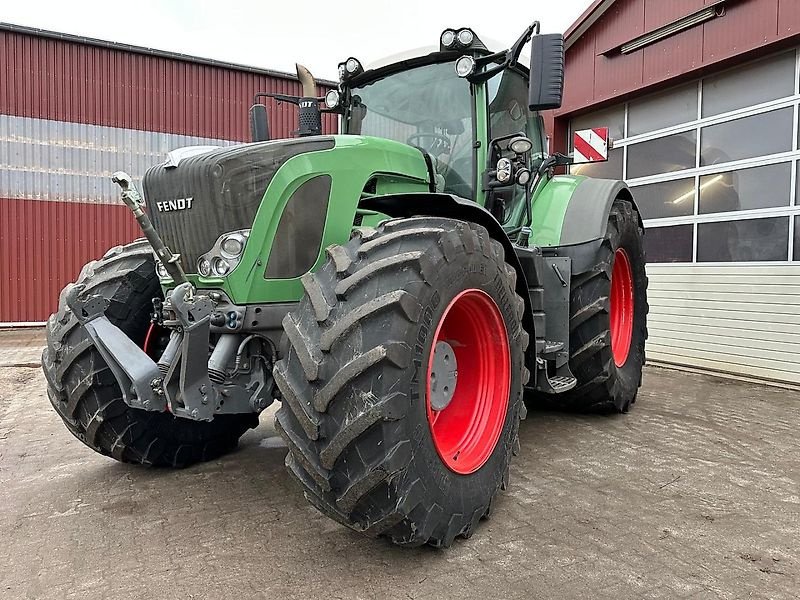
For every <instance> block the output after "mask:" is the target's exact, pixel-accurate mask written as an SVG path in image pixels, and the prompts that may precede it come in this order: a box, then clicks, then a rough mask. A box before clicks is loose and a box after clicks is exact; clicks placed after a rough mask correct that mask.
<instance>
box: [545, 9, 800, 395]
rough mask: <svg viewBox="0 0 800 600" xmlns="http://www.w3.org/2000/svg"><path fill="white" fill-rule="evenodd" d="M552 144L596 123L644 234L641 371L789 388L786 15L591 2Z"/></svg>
mask: <svg viewBox="0 0 800 600" xmlns="http://www.w3.org/2000/svg"><path fill="white" fill-rule="evenodd" d="M566 46H567V51H566V72H565V96H564V104H563V106H562V108H561V109H560V110H559V111H557V112H556V113H554V114H553V115H551V119H552V120H551V127H552V130H551V135H552V138H551V144H552V147H553V148H554V149H556V150H560V151H570V150H571V148H570V138H571V132H572V131H575V130H579V129H585V128H587V127H598V126H608V127H609V129H610V136H611V137H612V138H613V140H614V143H613V149H612V150H611V151H610V155H609V161H608V162H606V163H596V164H590V165H583V166H575V167H573V168H572V170H573V172H575V173H582V174H586V175H594V176H598V177H610V178H621V179H624V180H626V181H627V183H628V184H629V185H630V186H631V188H632V190H633V192H634V196H635V197H636V200H637V203H638V205H639V207H640V210H641V213H642V217H643V219H644V224H645V229H646V235H645V239H646V250H647V258H648V262H649V265H648V276H649V278H650V286H649V300H650V317H649V333H650V337H649V340H648V345H647V357H648V360H649V361H654V362H662V363H670V364H676V365H683V366H690V367H697V368H702V369H710V370H715V371H723V372H727V373H732V374H737V375H744V376H750V377H757V378H764V379H768V380H774V381H780V382H787V383H792V384H798V383H800V360H798V358H800V355H799V354H798V349H800V192H799V191H798V188H800V173H798V168H800V164H799V161H798V159H800V145H798V116H799V113H798V110H800V109H799V108H798V104H799V103H800V51H799V50H798V47H800V3H798V2H795V1H793V0H717V1H711V0H705V1H704V0H675V1H670V2H662V1H661V0H617V1H607V0H606V1H598V2H595V3H594V4H592V6H591V7H590V8H589V9H588V10H587V11H586V13H584V15H583V16H582V17H581V18H580V19H579V20H578V21H577V22H576V23H575V24H574V25H573V26H572V27H571V28H570V29H569V30H568V32H567V34H566Z"/></svg>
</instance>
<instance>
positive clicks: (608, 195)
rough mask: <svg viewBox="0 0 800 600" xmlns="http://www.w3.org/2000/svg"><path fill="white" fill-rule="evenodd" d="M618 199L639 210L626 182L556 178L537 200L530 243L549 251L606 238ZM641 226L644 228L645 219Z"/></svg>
mask: <svg viewBox="0 0 800 600" xmlns="http://www.w3.org/2000/svg"><path fill="white" fill-rule="evenodd" d="M617 198H623V199H625V200H628V201H629V202H631V203H632V204H633V205H634V207H636V202H635V200H634V199H633V194H632V193H631V191H630V189H629V188H628V186H627V184H626V183H625V182H624V181H619V180H615V179H594V178H589V177H580V176H572V175H559V176H556V177H553V178H552V179H551V180H550V181H549V182H548V183H547V184H546V185H544V186H543V187H542V188H541V191H540V192H538V193H537V194H536V197H535V198H534V200H533V227H532V229H533V231H532V233H531V238H530V244H531V245H536V246H540V247H542V248H547V247H553V246H572V245H579V244H586V243H588V242H593V241H595V240H598V239H602V238H603V237H604V236H605V234H606V225H607V223H608V215H609V213H610V212H611V205H612V204H613V203H614V200H616V199H617ZM637 212H638V209H637ZM639 225H640V226H642V222H641V216H640V217H639Z"/></svg>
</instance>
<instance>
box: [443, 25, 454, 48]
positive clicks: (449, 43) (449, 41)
mask: <svg viewBox="0 0 800 600" xmlns="http://www.w3.org/2000/svg"><path fill="white" fill-rule="evenodd" d="M439 41H440V42H441V43H442V46H444V47H445V48H452V47H453V44H455V43H456V32H455V31H453V30H452V29H445V30H444V31H443V32H442V37H441V38H439Z"/></svg>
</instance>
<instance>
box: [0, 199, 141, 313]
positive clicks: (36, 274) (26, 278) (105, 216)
mask: <svg viewBox="0 0 800 600" xmlns="http://www.w3.org/2000/svg"><path fill="white" fill-rule="evenodd" d="M137 237H141V234H140V230H139V227H138V225H137V224H136V221H135V220H134V218H133V217H132V216H131V214H130V211H129V210H128V209H127V208H126V207H125V206H122V205H116V204H88V203H82V202H48V201H46V200H14V199H7V198H0V270H2V273H3V285H2V289H0V322H19V321H23V322H26V321H34V322H35V321H43V320H46V319H47V317H48V316H49V314H50V313H51V312H53V311H54V310H55V307H56V305H57V304H58V294H59V292H60V291H61V289H62V288H63V287H64V286H65V285H66V284H67V283H68V282H70V281H73V280H74V279H75V277H76V276H77V275H78V273H79V272H80V270H81V267H83V265H84V264H86V263H87V262H88V261H89V260H92V259H95V258H99V257H101V256H103V254H105V252H106V250H108V249H109V248H111V247H112V246H115V245H117V244H120V243H124V242H128V241H131V240H133V239H135V238H137Z"/></svg>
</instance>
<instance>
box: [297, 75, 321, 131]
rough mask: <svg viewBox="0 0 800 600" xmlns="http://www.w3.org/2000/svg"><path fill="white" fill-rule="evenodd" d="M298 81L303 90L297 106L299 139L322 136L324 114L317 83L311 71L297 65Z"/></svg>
mask: <svg viewBox="0 0 800 600" xmlns="http://www.w3.org/2000/svg"><path fill="white" fill-rule="evenodd" d="M294 66H295V70H296V71H297V79H298V80H299V81H300V85H301V86H302V88H303V96H302V97H301V98H300V99H299V101H298V103H297V105H298V107H299V108H300V127H299V128H298V130H297V135H298V136H299V137H307V136H309V135H320V134H321V133H322V114H321V113H320V111H319V99H318V98H317V82H316V81H315V80H314V76H313V75H312V74H311V71H309V70H308V69H306V68H305V67H304V66H303V65H300V64H296V63H295V65H294Z"/></svg>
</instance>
